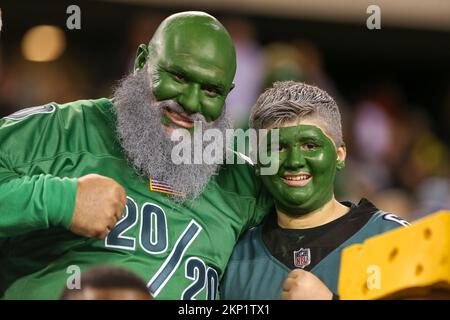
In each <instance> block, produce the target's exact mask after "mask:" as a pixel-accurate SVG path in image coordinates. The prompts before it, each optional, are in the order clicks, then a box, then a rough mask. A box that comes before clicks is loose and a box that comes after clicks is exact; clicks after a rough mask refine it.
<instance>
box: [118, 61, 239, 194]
mask: <svg viewBox="0 0 450 320" xmlns="http://www.w3.org/2000/svg"><path fill="white" fill-rule="evenodd" d="M114 105H115V107H116V113H117V123H116V130H117V134H118V138H119V141H120V144H121V145H122V148H123V150H124V151H125V154H126V156H127V158H128V160H129V161H130V163H131V164H132V165H133V167H134V168H135V170H136V172H137V173H138V174H139V175H141V176H142V177H144V178H145V179H148V178H149V177H150V176H151V177H152V178H156V179H157V180H159V181H162V182H164V183H166V184H168V185H169V186H171V187H172V188H173V189H174V190H175V191H176V192H177V194H176V195H172V196H171V200H175V201H176V202H184V201H186V200H193V199H195V198H197V197H198V196H199V195H200V194H201V193H202V192H203V189H204V188H205V186H206V184H207V183H208V181H209V179H210V178H211V176H212V175H213V174H216V173H217V171H218V170H219V167H220V164H194V163H193V159H194V154H193V153H194V147H193V145H192V146H191V153H192V154H191V159H192V161H191V163H192V164H178V165H177V164H174V163H173V162H172V160H171V152H172V148H173V147H174V146H175V145H176V144H177V142H174V141H171V140H170V137H169V136H168V134H167V133H166V131H165V130H164V127H163V124H162V122H161V116H162V111H163V108H168V109H169V110H172V111H175V112H182V111H184V109H183V108H182V107H181V106H180V105H179V104H178V103H176V102H175V101H173V100H163V101H157V100H156V98H155V96H154V95H153V93H152V90H151V84H150V79H149V76H148V73H147V68H146V67H144V68H142V69H140V70H139V71H137V72H136V73H135V74H130V75H128V76H126V77H125V78H124V79H123V80H121V82H120V83H119V85H118V86H117V88H116V90H115V91H114ZM224 110H225V108H224ZM190 118H191V120H192V121H201V122H202V126H203V129H204V130H205V129H208V128H216V129H219V130H220V131H221V132H222V137H225V130H226V129H229V128H231V124H230V121H229V119H228V117H227V116H226V114H225V112H223V113H222V115H221V116H220V117H219V118H218V119H217V120H216V121H214V122H212V123H207V122H206V119H205V118H204V117H203V116H202V115H201V114H193V115H191V116H190ZM192 140H193V139H192ZM214 143H217V141H214ZM222 143H223V147H224V148H226V144H225V141H222ZM206 145H211V142H203V149H204V148H205V146H206ZM223 154H224V155H225V154H226V153H225V149H224V150H223Z"/></svg>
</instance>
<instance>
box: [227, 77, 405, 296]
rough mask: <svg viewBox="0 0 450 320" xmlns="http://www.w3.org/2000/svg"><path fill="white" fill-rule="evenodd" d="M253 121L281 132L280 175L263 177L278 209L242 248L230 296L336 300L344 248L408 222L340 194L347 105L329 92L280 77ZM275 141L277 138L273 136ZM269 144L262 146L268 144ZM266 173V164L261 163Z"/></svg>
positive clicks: (232, 264)
mask: <svg viewBox="0 0 450 320" xmlns="http://www.w3.org/2000/svg"><path fill="white" fill-rule="evenodd" d="M250 125H251V127H252V128H255V129H269V132H268V135H270V134H271V133H272V132H273V131H274V130H278V133H279V145H278V149H275V150H272V149H271V144H268V145H267V148H268V149H269V151H270V153H271V154H272V156H273V158H272V159H273V161H277V163H276V168H278V170H277V173H276V174H274V175H264V176H261V178H262V181H263V183H264V185H265V186H266V188H267V189H268V190H269V191H270V193H271V194H272V196H273V198H274V200H275V210H274V212H273V213H272V214H269V215H268V216H267V217H266V218H265V219H264V221H263V223H262V224H261V225H260V226H258V227H256V228H253V229H250V230H249V231H247V233H246V234H244V236H243V237H242V238H241V239H240V241H239V242H238V244H237V245H236V247H235V249H234V252H233V255H232V257H231V258H230V261H229V264H228V266H227V270H226V273H225V276H224V279H223V281H222V284H221V289H220V292H221V296H222V298H224V299H280V298H283V299H331V298H332V297H336V294H337V284H338V276H339V267H340V254H341V251H342V250H343V249H344V248H345V247H347V246H349V245H352V244H354V243H361V242H363V241H364V240H365V239H367V238H369V237H372V236H375V235H377V234H380V233H382V232H385V231H387V230H390V229H393V228H396V227H398V226H401V225H407V222H406V221H404V220H402V219H400V218H398V217H396V216H394V215H393V214H389V213H386V212H383V211H381V210H379V209H377V208H376V207H375V206H374V205H373V204H371V203H370V202H369V201H368V200H366V199H362V200H361V201H360V202H359V203H358V204H355V203H351V202H347V201H343V202H339V201H337V200H336V198H335V197H334V178H335V174H336V170H341V169H343V168H344V162H345V156H346V150H345V146H344V142H343V137H342V129H341V117H340V113H339V109H338V107H337V105H336V103H335V101H334V100H333V98H331V97H330V96H329V95H328V94H327V93H326V92H325V91H323V90H321V89H319V88H317V87H314V86H310V85H307V84H303V83H297V82H292V81H286V82H277V83H275V84H274V86H273V88H269V89H268V90H266V91H265V92H264V93H263V94H262V95H261V96H260V97H259V99H258V101H257V102H256V104H255V105H254V107H253V109H252V112H251V115H250ZM267 141H270V139H269V140H267ZM260 147H261V146H260ZM257 170H258V171H260V172H261V173H262V170H261V166H259V167H258V168H257Z"/></svg>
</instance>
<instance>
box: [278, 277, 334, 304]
mask: <svg viewBox="0 0 450 320" xmlns="http://www.w3.org/2000/svg"><path fill="white" fill-rule="evenodd" d="M281 298H282V299H283V300H331V299H332V298H333V293H332V292H331V291H330V290H329V289H328V288H327V286H326V285H325V284H324V283H323V282H322V281H320V279H319V278H317V277H316V276H315V275H314V274H312V273H311V272H308V271H305V270H302V269H295V270H294V271H291V272H290V273H289V274H288V277H287V278H286V280H285V281H284V284H283V292H282V293H281Z"/></svg>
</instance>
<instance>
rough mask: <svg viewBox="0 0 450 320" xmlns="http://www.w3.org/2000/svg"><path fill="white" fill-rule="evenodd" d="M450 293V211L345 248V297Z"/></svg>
mask: <svg viewBox="0 0 450 320" xmlns="http://www.w3.org/2000/svg"><path fill="white" fill-rule="evenodd" d="M431 290H438V291H440V292H442V290H443V291H444V292H445V293H447V290H448V294H449V297H450V211H439V212H436V213H434V214H432V215H430V216H428V217H426V218H423V219H421V220H418V221H417V222H415V223H413V224H412V225H411V226H409V227H405V228H398V229H395V230H392V231H389V232H386V233H384V234H381V235H378V236H375V237H373V238H370V239H367V240H366V241H365V242H364V243H363V244H357V245H353V246H350V247H348V248H346V249H344V250H343V252H342V258H341V268H340V275H339V284H338V292H339V296H340V299H401V298H415V297H424V296H426V295H427V294H429V293H430V292H431Z"/></svg>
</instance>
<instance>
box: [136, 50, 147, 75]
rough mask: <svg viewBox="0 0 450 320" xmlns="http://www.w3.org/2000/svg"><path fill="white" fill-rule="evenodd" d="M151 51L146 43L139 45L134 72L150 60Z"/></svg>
mask: <svg viewBox="0 0 450 320" xmlns="http://www.w3.org/2000/svg"><path fill="white" fill-rule="evenodd" d="M148 56H149V51H148V46H147V45H146V44H141V45H139V47H138V49H137V52H136V60H134V72H136V71H138V70H140V69H142V68H143V67H144V65H145V64H146V63H147V61H148Z"/></svg>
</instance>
